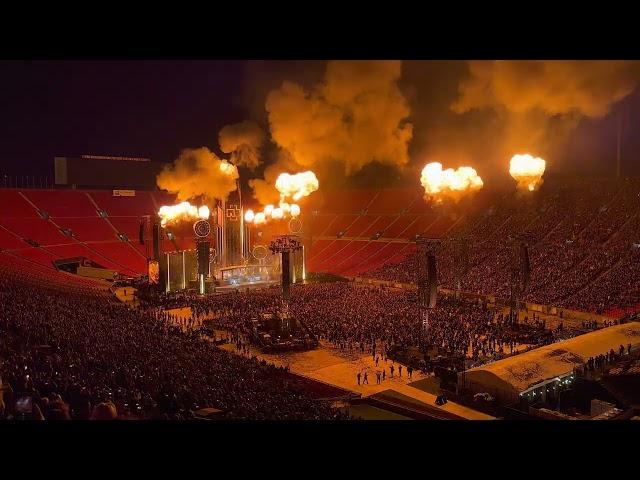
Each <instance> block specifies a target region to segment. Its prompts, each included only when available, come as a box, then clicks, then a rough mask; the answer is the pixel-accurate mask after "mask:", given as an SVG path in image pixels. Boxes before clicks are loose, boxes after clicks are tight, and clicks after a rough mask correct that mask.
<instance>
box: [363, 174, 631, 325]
mask: <svg viewBox="0 0 640 480" xmlns="http://www.w3.org/2000/svg"><path fill="white" fill-rule="evenodd" d="M639 211H640V181H639V180H638V179H627V180H625V181H622V182H617V181H615V180H605V179H601V180H596V179H594V180H584V179H583V180H576V179H572V180H567V179H552V180H550V181H548V182H547V183H546V184H545V185H543V187H542V190H541V191H540V192H539V194H537V196H535V197H532V198H529V199H526V198H520V197H516V196H508V195H505V196H504V197H503V198H502V199H501V201H499V202H496V203H495V205H493V206H492V207H491V208H489V209H487V210H486V211H484V212H482V211H480V212H479V213H478V214H475V215H468V216H467V220H466V221H464V222H459V224H458V225H456V226H454V227H451V228H449V229H448V230H445V232H444V233H445V234H446V233H449V234H451V235H463V236H466V237H467V238H468V240H469V245H470V256H469V262H470V269H469V272H468V273H467V275H465V276H464V277H463V279H462V288H463V290H466V291H468V292H472V293H476V294H482V295H496V296H498V297H500V298H508V297H509V288H510V287H509V273H508V272H509V270H508V268H509V262H510V242H511V239H512V238H514V237H517V236H520V235H524V236H525V237H526V238H527V243H528V245H529V254H530V258H531V264H532V271H531V283H530V287H529V289H528V290H527V291H526V294H525V297H524V300H525V301H528V302H531V303H538V304H544V305H554V306H557V307H562V308H571V309H576V310H584V311H590V312H596V313H601V314H607V315H609V316H616V317H620V316H623V315H624V314H626V313H630V312H634V311H637V310H638V308H639V307H640V290H638V289H639V288H640V287H639V286H638V282H637V281H635V280H634V278H635V275H637V274H636V273H635V272H637V267H638V262H639V256H640V249H639V248H638V245H639V244H640V216H639V215H638V212H639ZM440 233H441V232H440ZM439 257H440V259H439V282H440V284H441V285H442V286H444V287H448V288H453V287H454V285H453V271H452V270H453V269H452V263H451V258H452V254H451V251H450V250H449V249H448V247H446V246H445V248H444V249H443V251H442V252H441V254H440V255H439ZM416 268H417V262H416V258H415V255H408V256H405V258H404V259H403V260H402V261H400V262H398V261H397V258H396V259H393V258H392V259H390V260H389V261H387V262H380V263H379V264H378V265H372V266H371V268H369V269H368V270H364V271H360V272H357V273H358V274H360V275H361V276H365V277H371V278H378V279H382V280H391V281H400V282H404V283H412V282H413V281H414V280H415V275H416Z"/></svg>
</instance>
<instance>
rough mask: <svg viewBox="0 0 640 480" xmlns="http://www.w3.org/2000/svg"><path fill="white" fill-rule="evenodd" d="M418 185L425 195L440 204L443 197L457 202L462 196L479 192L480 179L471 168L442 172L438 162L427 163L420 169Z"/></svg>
mask: <svg viewBox="0 0 640 480" xmlns="http://www.w3.org/2000/svg"><path fill="white" fill-rule="evenodd" d="M420 183H422V186H423V187H424V191H425V195H426V196H428V197H430V198H434V199H435V200H436V201H438V202H441V201H442V200H443V199H444V198H445V197H449V198H452V199H453V200H455V201H458V200H459V199H460V198H461V197H462V196H463V195H465V194H467V193H471V192H474V191H477V190H480V189H481V188H482V186H483V182H482V178H480V177H479V176H478V173H477V172H476V171H475V169H473V168H471V167H460V168H458V169H457V170H454V169H453V168H447V169H446V170H442V164H441V163H439V162H432V163H428V164H427V165H426V166H425V167H424V168H423V169H422V175H421V177H420Z"/></svg>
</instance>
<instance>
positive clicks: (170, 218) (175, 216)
mask: <svg viewBox="0 0 640 480" xmlns="http://www.w3.org/2000/svg"><path fill="white" fill-rule="evenodd" d="M158 215H159V216H160V225H162V226H163V227H164V226H166V225H167V224H169V223H177V222H180V221H183V220H195V219H207V218H209V207H207V206H206V205H202V206H201V207H199V208H198V207H196V206H195V205H191V204H190V203H189V202H182V203H179V204H177V205H163V206H162V207H160V210H159V211H158Z"/></svg>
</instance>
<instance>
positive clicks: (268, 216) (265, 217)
mask: <svg viewBox="0 0 640 480" xmlns="http://www.w3.org/2000/svg"><path fill="white" fill-rule="evenodd" d="M318 187H319V182H318V179H317V177H316V174H315V173H313V172H312V171H310V170H309V171H306V172H301V173H296V174H294V175H291V174H289V173H281V174H280V175H279V176H278V178H277V180H276V189H277V190H278V192H280V203H279V205H278V206H277V207H276V206H275V205H271V204H269V205H265V206H264V209H263V210H262V212H260V213H254V212H253V210H247V212H246V213H245V216H244V220H245V222H247V223H254V224H260V223H266V222H268V221H269V220H280V219H283V218H288V217H291V218H295V217H298V216H300V213H301V209H300V205H298V204H297V203H289V202H288V201H287V200H288V199H289V198H292V199H293V200H295V201H297V200H300V199H301V198H303V197H306V196H308V195H310V194H311V193H313V192H315V191H316V190H318ZM258 215H260V217H259V216H258Z"/></svg>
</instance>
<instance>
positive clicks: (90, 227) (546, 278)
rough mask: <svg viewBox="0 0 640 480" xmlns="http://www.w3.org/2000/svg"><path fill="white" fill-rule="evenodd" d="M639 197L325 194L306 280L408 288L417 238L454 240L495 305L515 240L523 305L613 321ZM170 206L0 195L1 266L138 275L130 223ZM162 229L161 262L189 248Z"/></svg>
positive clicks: (40, 193)
mask: <svg viewBox="0 0 640 480" xmlns="http://www.w3.org/2000/svg"><path fill="white" fill-rule="evenodd" d="M639 195H640V182H638V181H637V180H629V181H626V182H623V183H618V182H616V181H613V180H571V181H567V180H565V179H562V180H554V179H550V180H549V181H548V182H547V183H546V184H545V185H544V186H543V188H542V190H541V191H540V192H539V196H538V197H536V199H535V200H534V199H529V200H525V199H517V198H515V197H511V196H509V195H505V196H503V197H496V195H495V193H493V194H489V193H485V194H480V195H478V197H477V199H476V200H477V201H475V202H474V208H473V209H467V210H466V211H465V210H464V209H463V208H459V209H458V210H455V209H452V208H449V209H447V208H444V207H442V206H431V205H429V203H428V202H425V201H424V199H423V193H422V191H421V190H420V189H418V188H406V189H387V190H351V191H350V190H343V191H336V192H330V193H325V200H324V203H322V204H321V205H320V206H319V207H318V208H316V209H315V210H311V209H309V213H307V215H308V218H307V221H306V225H307V227H306V228H305V232H304V237H305V243H306V245H307V254H306V256H307V270H308V271H309V272H318V273H330V274H334V275H340V276H345V277H356V276H364V277H372V278H378V279H383V280H392V281H400V282H403V283H413V281H414V280H415V268H416V265H417V263H416V261H415V253H416V244H415V238H416V236H417V235H421V236H427V237H433V238H437V237H445V236H447V235H452V234H455V235H465V236H467V237H468V238H469V240H470V245H471V250H470V270H469V272H468V274H467V275H466V276H465V277H464V278H463V279H462V288H463V290H466V291H469V292H473V293H476V294H484V295H496V296H498V297H499V298H506V297H508V295H509V281H508V276H507V275H506V274H505V272H506V269H507V266H508V262H509V258H510V257H509V242H510V238H511V237H512V236H514V235H519V234H525V235H526V236H527V238H528V239H529V240H528V243H529V251H530V256H531V263H532V266H533V269H532V272H531V286H530V288H529V290H528V291H527V292H526V296H525V298H524V300H526V301H528V302H533V303H541V304H546V305H555V306H558V307H563V308H573V309H577V310H586V311H592V312H597V313H606V314H607V315H610V316H618V317H620V316H623V315H625V314H627V313H630V312H634V311H636V310H637V309H638V304H639V303H640V301H639V300H638V298H639V297H640V292H639V291H638V288H640V287H639V286H638V283H637V282H635V281H634V279H633V272H635V271H637V268H638V263H639V262H640V259H639V257H640V249H639V248H637V245H638V244H640V216H639V215H638V213H637V212H638V211H639V210H640V196H639ZM174 201H175V198H174V196H173V195H170V194H168V193H166V192H158V191H156V192H147V191H136V194H135V196H114V195H113V193H112V192H111V191H105V190H37V189H3V190H0V249H1V252H2V253H1V254H0V256H1V257H2V260H3V265H5V267H6V268H10V267H11V266H12V265H18V264H19V265H20V269H21V270H22V271H24V272H30V271H32V272H33V273H34V275H35V274H37V275H38V276H42V275H47V274H50V275H51V278H52V279H53V278H60V277H57V276H56V269H55V267H54V265H53V262H54V261H55V260H59V259H63V258H70V257H84V258H86V259H87V260H89V261H91V262H92V263H93V264H95V265H97V266H101V267H104V268H109V269H113V270H116V271H118V272H120V273H121V274H123V275H127V276H137V275H141V274H144V273H145V271H146V258H147V257H148V255H149V252H148V250H147V248H148V247H147V246H145V245H140V243H139V242H138V234H139V226H140V222H141V219H142V218H143V217H144V216H148V215H153V214H154V213H155V212H157V210H158V208H159V206H160V205H162V204H168V203H173V202H174ZM463 212H464V213H463ZM169 230H171V232H172V233H173V237H174V240H173V241H165V242H163V250H164V251H173V250H181V249H188V248H191V246H192V245H193V232H192V230H191V228H190V226H189V225H186V226H185V225H182V226H180V225H179V226H176V227H173V228H171V229H169ZM634 245H636V247H635V248H634ZM450 258H451V255H449V252H448V251H447V249H446V248H445V249H444V250H443V252H442V254H441V255H440V260H439V266H440V268H439V270H440V283H441V285H442V286H444V287H449V288H451V287H453V275H452V269H451V266H452V265H451V260H450ZM17 262H18V263H17Z"/></svg>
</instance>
